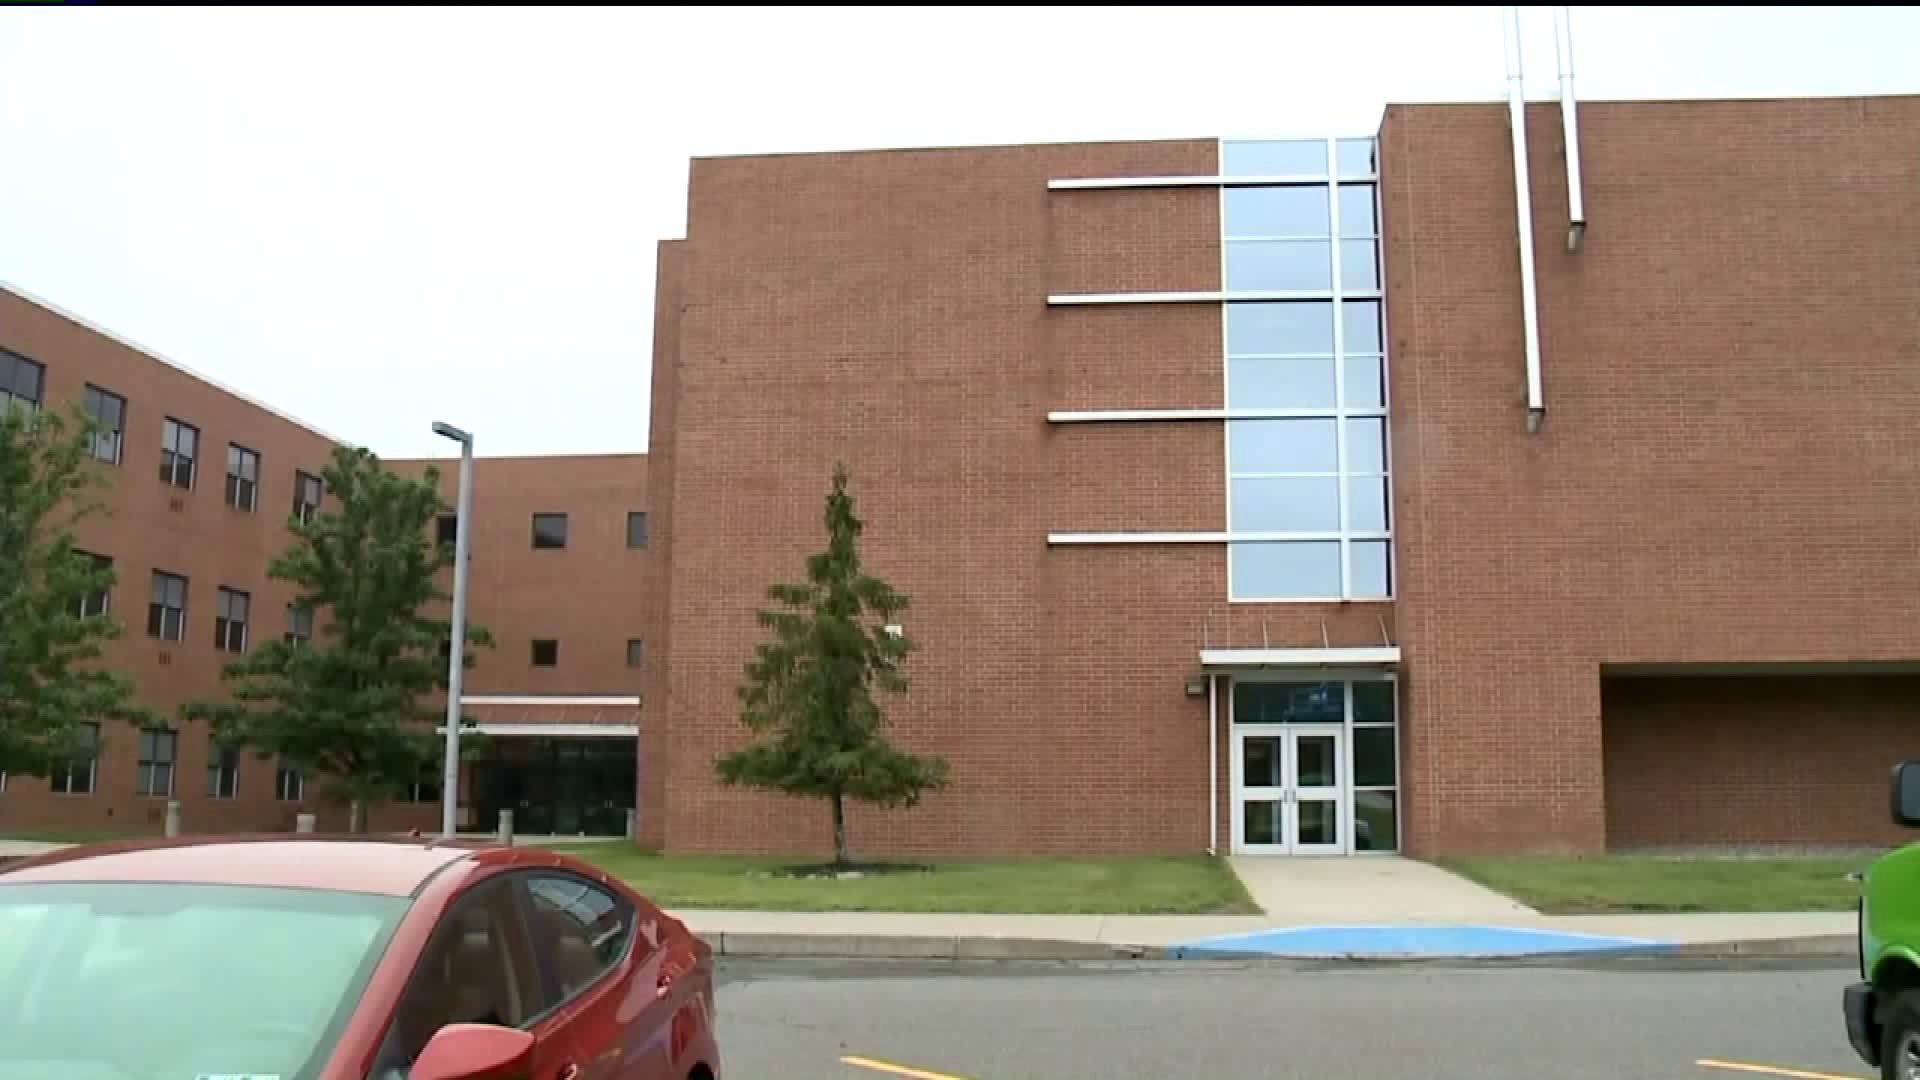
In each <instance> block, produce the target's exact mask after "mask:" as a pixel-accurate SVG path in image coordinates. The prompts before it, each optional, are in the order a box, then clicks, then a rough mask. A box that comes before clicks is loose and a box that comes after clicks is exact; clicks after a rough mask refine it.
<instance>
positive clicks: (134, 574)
mask: <svg viewBox="0 0 1920 1080" xmlns="http://www.w3.org/2000/svg"><path fill="white" fill-rule="evenodd" d="M13 399H22V400H24V401H25V402H26V403H27V404H30V405H33V406H36V407H48V406H52V407H59V406H63V405H64V404H66V403H69V402H73V401H83V402H85V404H86V407H87V408H88V410H89V411H90V412H92V413H93V414H94V415H96V416H98V417H100V418H102V419H104V420H107V421H109V422H110V424H111V425H112V427H113V432H114V434H113V435H112V436H111V437H109V438H106V439H104V440H102V441H101V442H100V444H99V445H98V446H97V448H96V455H95V456H96V458H97V459H98V466H97V467H98V468H100V469H102V470H104V471H105V473H106V478H107V480H108V486H107V487H106V489H105V490H104V492H103V494H104V496H105V498H106V502H107V507H108V513H107V514H106V515H104V516H100V517H95V518H93V519H91V520H89V521H87V522H86V523H84V525H83V526H82V527H81V529H80V530H79V536H78V539H79V542H80V546H81V547H82V548H83V549H85V550H86V551H88V552H90V553H92V554H95V555H96V556H99V557H101V558H106V559H111V560H112V562H113V565H114V568H115V570H116V574H117V581H116V583H115V585H114V587H113V588H112V589H110V590H108V592H107V594H106V595H104V596H101V597H97V598H91V599H90V600H89V601H88V603H89V605H90V610H93V611H97V612H101V613H104V614H107V615H109V616H111V617H113V618H115V619H117V620H118V621H119V623H120V625H121V629H122V636H121V637H120V639H119V640H117V641H114V642H112V643H110V644H109V645H108V646H107V648H106V657H105V662H106V663H108V664H109V665H111V666H112V667H114V668H116V669H118V670H121V671H125V672H127V673H129V674H130V675H131V676H132V677H133V678H134V680H135V684H136V687H137V690H138V693H139V696H140V699H141V700H142V701H143V702H144V703H146V704H147V705H149V706H151V707H153V708H154V709H155V710H156V711H157V712H158V713H159V715H160V717H161V718H162V719H163V721H165V726H163V727H160V728H156V729H154V730H150V731H136V730H133V729H131V728H128V727H125V726H121V725H117V724H112V723H108V724H104V725H102V726H101V727H100V729H99V732H98V734H99V740H100V741H99V751H98V753H97V754H95V755H94V757H93V759H92V760H90V761H85V762H76V763H74V765H73V766H71V767H70V768H67V769H64V770H62V771H60V772H59V773H57V774H56V775H55V776H53V777H50V778H48V779H39V778H33V777H23V776H14V777H4V776H0V827H13V828H30V829H31V828H57V829H73V830H83V831H88V832H108V833H119V832H146V831H157V830H158V829H159V828H160V826H161V823H162V815H163V814H164V809H165V805H166V803H167V801H168V800H169V799H177V800H179V801H180V803H181V804H182V816H183V821H184V823H185V826H186V827H187V828H188V829H190V830H195V831H202V830H233V829H290V828H292V826H293V823H294V818H295V816H296V815H297V814H299V813H303V812H312V813H315V814H317V815H319V818H320V823H321V827H322V828H343V827H345V824H346V810H345V808H344V807H342V806H340V805H338V804H337V803H333V802H330V801H329V800H327V798H326V797H325V792H324V790H323V789H324V785H322V784H321V783H318V782H317V778H313V777H306V776H302V775H301V774H300V773H298V772H297V771H294V770H291V769H288V768H285V767H283V766H282V765H281V763H280V762H278V761H276V760H273V759H270V758H262V757H259V756H257V755H255V754H253V753H251V752H245V753H235V752H233V751H230V750H229V751H224V752H222V751H218V750H216V749H215V748H213V747H211V746H210V745H209V740H208V733H207V731H206V730H205V727H204V725H200V724H189V723H182V722H180V721H178V720H177V719H175V718H174V717H175V714H176V709H177V706H178V705H180V704H181V703H183V702H185V701H188V700H191V699H195V698H206V697H211V696H217V695H218V694H219V693H220V690H221V680H220V668H221V666H222V665H223V664H224V663H225V662H227V661H229V660H231V659H232V658H233V657H234V655H235V654H236V653H237V652H239V651H242V650H244V649H246V648H247V647H248V646H249V644H250V643H251V642H253V641H256V640H259V639H260V637H261V636H262V635H281V634H311V633H312V632H313V626H312V623H311V620H304V619H302V618H300V617H299V616H298V615H297V614H296V613H294V612H292V611H291V610H290V609H289V602H290V601H291V599H292V598H293V590H292V589H291V588H290V587H289V586H288V585H286V584H284V583H281V582H277V581H272V580H270V579H268V577H267V574H266V567H267V564H268V563H269V562H270V561H271V560H272V559H273V557H274V556H276V555H278V554H279V553H280V552H281V551H283V550H284V549H285V548H286V546H287V545H288V544H289V543H290V542H291V540H292V537H291V534H289V533H288V531H287V528H286V522H287V520H288V517H289V516H290V515H291V514H293V513H295V512H297V510H298V508H299V507H300V506H301V505H302V504H306V505H320V506H324V503H325V495H324V493H323V492H322V491H321V490H320V484H319V482H318V477H319V475H320V472H321V469H322V467H323V466H324V465H325V464H326V462H327V459H328V456H329V454H330V453H331V452H332V448H333V446H334V445H335V443H336V442H337V441H338V440H336V439H335V438H333V437H331V436H328V435H326V434H324V433H322V432H319V431H315V430H313V429H311V428H309V427H307V426H305V425H303V424H301V423H299V422H298V421H295V420H293V419H291V418H289V417H287V416H284V415H282V414H280V413H278V412H276V411H274V410H273V409H271V408H269V407H267V406H265V405H261V404H259V403H257V402H254V401H251V400H249V399H247V398H244V397H242V396H240V395H239V394H237V393H234V392H232V391H229V390H227V389H225V388H223V387H220V386H216V385H214V384H212V383H210V382H208V381H207V380H205V379H202V378H200V377H198V376H196V375H194V374H193V373H191V372H189V371H187V370H186V369H184V368H181V367H179V366H177V365H175V364H173V363H170V362H168V361H166V360H164V359H162V358H160V357H158V356H155V355H153V354H151V353H149V352H147V351H145V350H142V349H140V348H139V347H137V346H135V345H133V344H131V343H129V342H126V341H123V340H121V339H119V338H117V337H115V336H113V335H112V334H110V333H108V332H106V331H105V330H102V329H100V328H97V327H94V326H91V325H89V324H87V323H85V322H83V321H82V320H80V319H79V318H77V317H74V316H71V315H68V314H65V313H63V312H60V311H58V310H56V309H54V308H52V307H51V306H49V305H46V304H44V303H41V302H39V301H37V300H34V299H32V298H30V297H28V296H26V295H24V294H22V293H19V292H16V291H13V290H9V289H0V406H8V405H11V404H13ZM427 422H428V418H423V419H422V421H421V423H422V424H423V425H424V424H426V423H427ZM390 464H392V465H393V466H394V467H396V468H398V469H401V470H405V471H413V472H416V473H417V472H419V471H421V470H423V469H424V468H425V466H426V464H427V463H426V462H418V461H397V462H392V463H390ZM439 465H440V468H441V471H442V483H443V486H444V487H445V489H446V491H447V493H448V501H449V503H451V501H452V491H453V484H454V482H455V480H456V478H457V463H448V462H441V463H439ZM474 492H475V494H474V499H473V520H474V525H473V529H474V536H473V544H472V555H471V562H470V564H469V565H470V566H471V568H472V569H471V573H470V574H469V579H470V581H469V584H470V593H471V602H470V604H469V607H470V610H471V613H472V618H473V619H474V620H475V621H476V622H480V623H483V624H485V625H487V626H488V627H489V629H491V630H492V631H493V632H494V635H495V637H496V640H497V645H496V647H495V648H494V649H492V650H490V651H487V652H484V653H483V654H482V655H481V656H480V658H479V661H478V664H477V666H476V667H475V669H474V670H472V671H471V672H469V673H468V675H467V685H466V695H465V696H466V698H467V706H468V707H467V713H468V715H469V716H470V717H472V718H473V719H475V720H477V721H478V722H479V723H480V725H481V730H483V731H486V732H488V733H489V734H490V735H492V736H494V737H493V738H491V739H489V740H488V741H487V744H486V746H487V753H486V755H485V756H484V757H483V758H482V759H481V760H479V761H477V762H475V763H474V764H473V765H472V766H470V767H469V769H468V776H467V781H466V782H465V784H464V785H463V790H464V791H465V792H466V793H467V799H466V800H465V801H467V802H468V803H469V807H468V811H467V813H468V820H469V822H470V823H472V824H475V825H484V824H485V823H490V822H491V821H493V820H494V818H495V814H496V812H497V810H498V809H500V808H502V807H506V806H511V807H514V808H515V809H516V810H517V811H518V815H519V818H520V820H521V821H522V823H523V826H524V827H526V828H527V829H528V830H529V831H548V830H558V831H566V832H577V831H596V832H615V833H617V832H619V831H620V830H621V829H622V828H624V826H625V811H626V808H627V807H629V806H631V805H632V803H633V774H634V769H633V747H634V745H635V741H636V738H637V730H638V712H639V664H640V662H641V656H642V655H643V651H644V646H643V645H642V644H641V643H640V641H639V638H640V634H639V633H637V632H636V629H637V627H638V626H639V625H640V624H641V623H642V621H643V619H642V617H641V614H643V612H642V597H643V596H644V593H643V592H642V591H641V589H640V584H641V579H642V577H643V576H644V574H645V572H646V570H645V567H646V552H645V550H644V548H645V543H646V531H647V530H646V517H645V506H646V503H645V499H646V458H645V456H644V455H639V454H634V455H624V456H608V457H565V458H528V459H490V458H482V459H480V460H479V461H478V462H477V464H476V468H475V483H474ZM448 518H449V520H447V521H445V522H443V523H442V526H441V532H442V534H443V535H450V532H451V526H452V521H451V520H450V519H451V515H449V516H448ZM536 534H537V535H536ZM607 595H618V596H622V597H626V598H628V602H627V603H624V604H608V603H605V602H603V601H604V597H605V596H607ZM439 798H440V791H439V783H438V773H437V770H435V771H433V772H432V773H431V774H430V775H427V776H423V777H422V783H421V784H420V785H418V786H417V787H416V788H415V789H414V790H413V791H412V792H410V793H409V795H408V797H407V798H406V799H404V800H401V801H399V802H396V803H391V804H388V805H385V806H381V807H376V808H374V810H373V813H372V814H371V816H370V824H371V825H372V826H374V827H376V828H405V827H412V826H420V827H427V828H431V827H434V826H436V825H437V824H438V822H439V820H440V809H439Z"/></svg>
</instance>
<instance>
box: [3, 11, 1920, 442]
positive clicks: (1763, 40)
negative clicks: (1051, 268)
mask: <svg viewBox="0 0 1920 1080" xmlns="http://www.w3.org/2000/svg"><path fill="white" fill-rule="evenodd" d="M1501 10H1502V9H1499V8H1494V7H1458V8H1430V9H1425V10H1422V9H1417V8H1392V9H1375V10H1372V11H1369V12H1367V13H1366V14H1364V15H1361V14H1359V13H1357V12H1356V13H1354V14H1347V15H1342V14H1340V13H1339V12H1338V9H1333V8H1285V7H1255V8H1249V9H1246V13H1244V14H1242V13H1235V12H1233V11H1231V9H1220V8H1159V9H1154V8H1120V7H1105V8H1083V9H1070V8H1038V7H1034V8H976V9H968V8H944V9H942V8H931V9H893V10H885V11H883V10H880V9H873V10H872V11H870V12H860V11H856V10H853V9H840V8H816V9H810V10H798V9H794V10H780V9H765V8H734V9H719V8H715V9H710V10H706V11H702V10H698V9H676V8H633V9H611V8H609V9H589V8H581V9H561V8H528V9H472V10H466V11H458V10H455V9H450V8H449V9H437V10H436V9H426V8H420V9H408V8H378V9H373V8H362V9H352V10H348V9H326V8H307V9H299V8H274V9H257V10H240V9H231V10H214V9H192V8H166V7H153V8H86V7H80V8H63V7H56V6H41V5H24V4H23V5H11V4H9V5H5V6H4V7H0V280H4V281H6V282H8V283H10V284H12V285H15V286H17V287H19V288H22V289H25V290H26V291H28V292H30V293H33V294H36V295H38V296H40V297H43V298H44V299H47V300H49V301H51V302H53V303H55V304H58V305H60V306H62V307H65V308H67V309H69V310H71V311H74V312H76V313H77V314H79V315H82V316H84V317H86V318H88V319H90V320H91V321H93V322H95V323H98V324H101V325H104V326H105V327H107V328H109V329H111V330H114V331H115V332H117V333H119V334H121V335H123V336H125V337H129V338H131V339H133V340H134V341H137V342H139V343H141V344H142V345H144V346H146V347H148V348H150V349H153V350H155V351H158V352H160V353H161V354H163V355H166V356H168V357H170V358H172V359H174V360H175V361H177V362H179V363H182V364H184V365H186V366H188V367H190V368H193V369H195V370H197V371H199V372H202V373H204V374H206V375H208V376H210V377H212V378H214V379H216V380H218V381H220V382H223V383H226V384H227V385H229V386H233V387H235V388H237V389H239V390H241V391H243V392H245V393H248V394H250V395H252V396H253V397H256V398H259V399H263V400H265V401H268V402H271V403H272V404H274V405H276V406H278V407H279V408H281V409H282V410H283V411H286V412H289V413H291V414H293V415H295V416H298V417H300V418H302V419H304V420H306V421H308V422H309V423H312V424H314V425H315V426H317V427H319V428H321V429H323V430H326V431H330V432H333V433H335V434H338V435H340V436H343V437H345V438H349V439H353V440H355V441H358V442H363V443H366V444H367V445H370V446H372V447H373V448H374V449H375V450H376V451H378V452H380V453H382V454H384V455H388V456H426V455H441V454H444V453H446V452H448V451H449V450H451V449H452V447H451V444H449V443H446V442H445V441H444V440H441V439H438V438H436V437H435V436H433V435H432V434H431V433H430V431H429V425H430V424H431V422H432V421H433V420H436V419H445V420H448V421H450V422H453V423H455V424H458V425H460V426H462V427H466V428H468V429H469V430H472V431H474V432H475V433H476V436H477V443H478V449H479V451H480V452H481V453H482V454H483V455H496V454H546V453H592V452H617V451H636V450H644V449H645V448H646V435H647V396H648V380H649V366H650V362H651V352H652V338H651V322H652V312H653V259H654V244H655V241H656V240H658V239H660V238H662V237H672V236H680V235H684V230H685V225H686V189H685V185H686V175H687V159H688V158H689V156H693V155H703V154H716V153H755V152H767V151H790V150H837V149H850V148H863V147H875V146H925V145H950V144H967V143H1018V142H1036V141H1070V140H1084V139H1108V138H1120V139H1129V138H1178V137H1196V136H1200V137H1205V136H1214V135H1257V134H1280V135H1286V134H1297V133H1308V134H1329V133H1331V134H1367V133H1371V132H1372V131H1373V130H1374V129H1375V128H1376V126H1377V125H1378V123H1379V119H1380V111H1381V109H1382V107H1383V105H1384V104H1385V103H1386V102H1387V101H1389V100H1395V101H1457V100H1495V99H1500V98H1502V97H1503V96H1504V94H1505V86H1504V68H1503V64H1502V38H1501V29H1500V27H1501V23H1500V17H1501V16H1500V12H1501ZM1525 17H1526V19H1527V41H1526V49H1527V51H1526V67H1527V86H1528V92H1529V96H1530V97H1533V98H1537V99H1551V98H1553V97H1555V96H1556V95H1557V92H1558V88H1557V84H1556V73H1555V65H1554V54H1553V36H1552V24H1551V16H1550V14H1549V9H1547V8H1544V7H1534V8H1528V9H1526V16H1525ZM1574 35H1575V39H1574V44H1575V48H1576V51H1577V57H1576V58H1577V60H1578V71H1579V77H1580V78H1579V89H1580V93H1581V97H1582V98H1689V97H1773V96H1795V95H1829V94H1872V93H1912V92H1916V91H1920V69H1916V68H1915V67H1914V66H1913V64H1912V61H1911V58H1912V55H1913V51H1912V50H1913V43H1914V42H1915V41H1916V40H1920V11H1916V9H1914V8H1905V9H1896V8H1882V9H1873V8H1824V9H1821V8H1763V7H1727V8H1669V9H1664V10H1662V9H1653V8H1587V7H1579V8H1576V9H1575V14H1574ZM49 359H53V360H55V362H57V358H49Z"/></svg>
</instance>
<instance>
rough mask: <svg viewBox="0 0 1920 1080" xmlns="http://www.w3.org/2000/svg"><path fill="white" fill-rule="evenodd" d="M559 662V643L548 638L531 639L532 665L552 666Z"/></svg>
mask: <svg viewBox="0 0 1920 1080" xmlns="http://www.w3.org/2000/svg"><path fill="white" fill-rule="evenodd" d="M559 663H560V643H559V642H558V641H554V640H552V639H550V638H534V639H533V666H534V667H554V666H555V665H557V664H559Z"/></svg>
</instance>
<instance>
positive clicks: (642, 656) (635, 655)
mask: <svg viewBox="0 0 1920 1080" xmlns="http://www.w3.org/2000/svg"><path fill="white" fill-rule="evenodd" d="M646 656H647V648H646V642H643V641H641V640H640V639H639V638H628V639H627V666H628V667H631V668H637V667H639V666H640V665H641V663H642V662H643V661H645V660H646Z"/></svg>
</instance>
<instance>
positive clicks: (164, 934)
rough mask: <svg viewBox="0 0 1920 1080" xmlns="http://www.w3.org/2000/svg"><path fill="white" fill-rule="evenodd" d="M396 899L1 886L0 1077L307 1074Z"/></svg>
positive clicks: (377, 944) (384, 935)
mask: <svg viewBox="0 0 1920 1080" xmlns="http://www.w3.org/2000/svg"><path fill="white" fill-rule="evenodd" d="M409 902H410V901H408V900H407V899H406V898H404V897H394V896H378V895H371V894H365V893H348V892H330V891H320V890H313V889H275V888H258V887H249V886H230V885H189V884H150V883H73V884H69V883H59V884H18V885H0V1080H48V1078H49V1077H59V1078H61V1080H195V1078H196V1077H204V1076H208V1075H214V1076H221V1077H235V1078H239V1077H245V1078H249V1080H267V1078H273V1080H305V1078H307V1077H309V1076H310V1075H311V1074H312V1073H313V1071H314V1070H316V1069H318V1068H319V1067H320V1065H321V1064H323V1063H324V1061H325V1058H326V1051H328V1050H330V1049H331V1048H332V1045H333V1042H334V1040H335V1039H336V1038H338V1036H339V1030H340V1027H341V1026H342V1025H343V1024H344V1023H345V1021H346V1018H347V1016H348V1015H349V1013H350V1011H351V1008H352V1005H353V1004H354V1003H355V1002H356V1001H357V1000H358V998H359V996H360V992H361V989H362V988H363V987H364V986H365V984H366V981H367V979H368V977H369V976H370V974H371V973H372V970H373V965H374V963H375V961H377V960H378V958H379V956H380V953H381V952H382V950H383V949H384V948H385V947H386V943H387V940H388V938H389V937H390V936H391V935H392V933H393V929H394V926H395V925H396V924H397V923H398V922H399V920H400V917H401V915H402V914H404V913H405V911H406V908H407V905H408V904H409Z"/></svg>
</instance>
